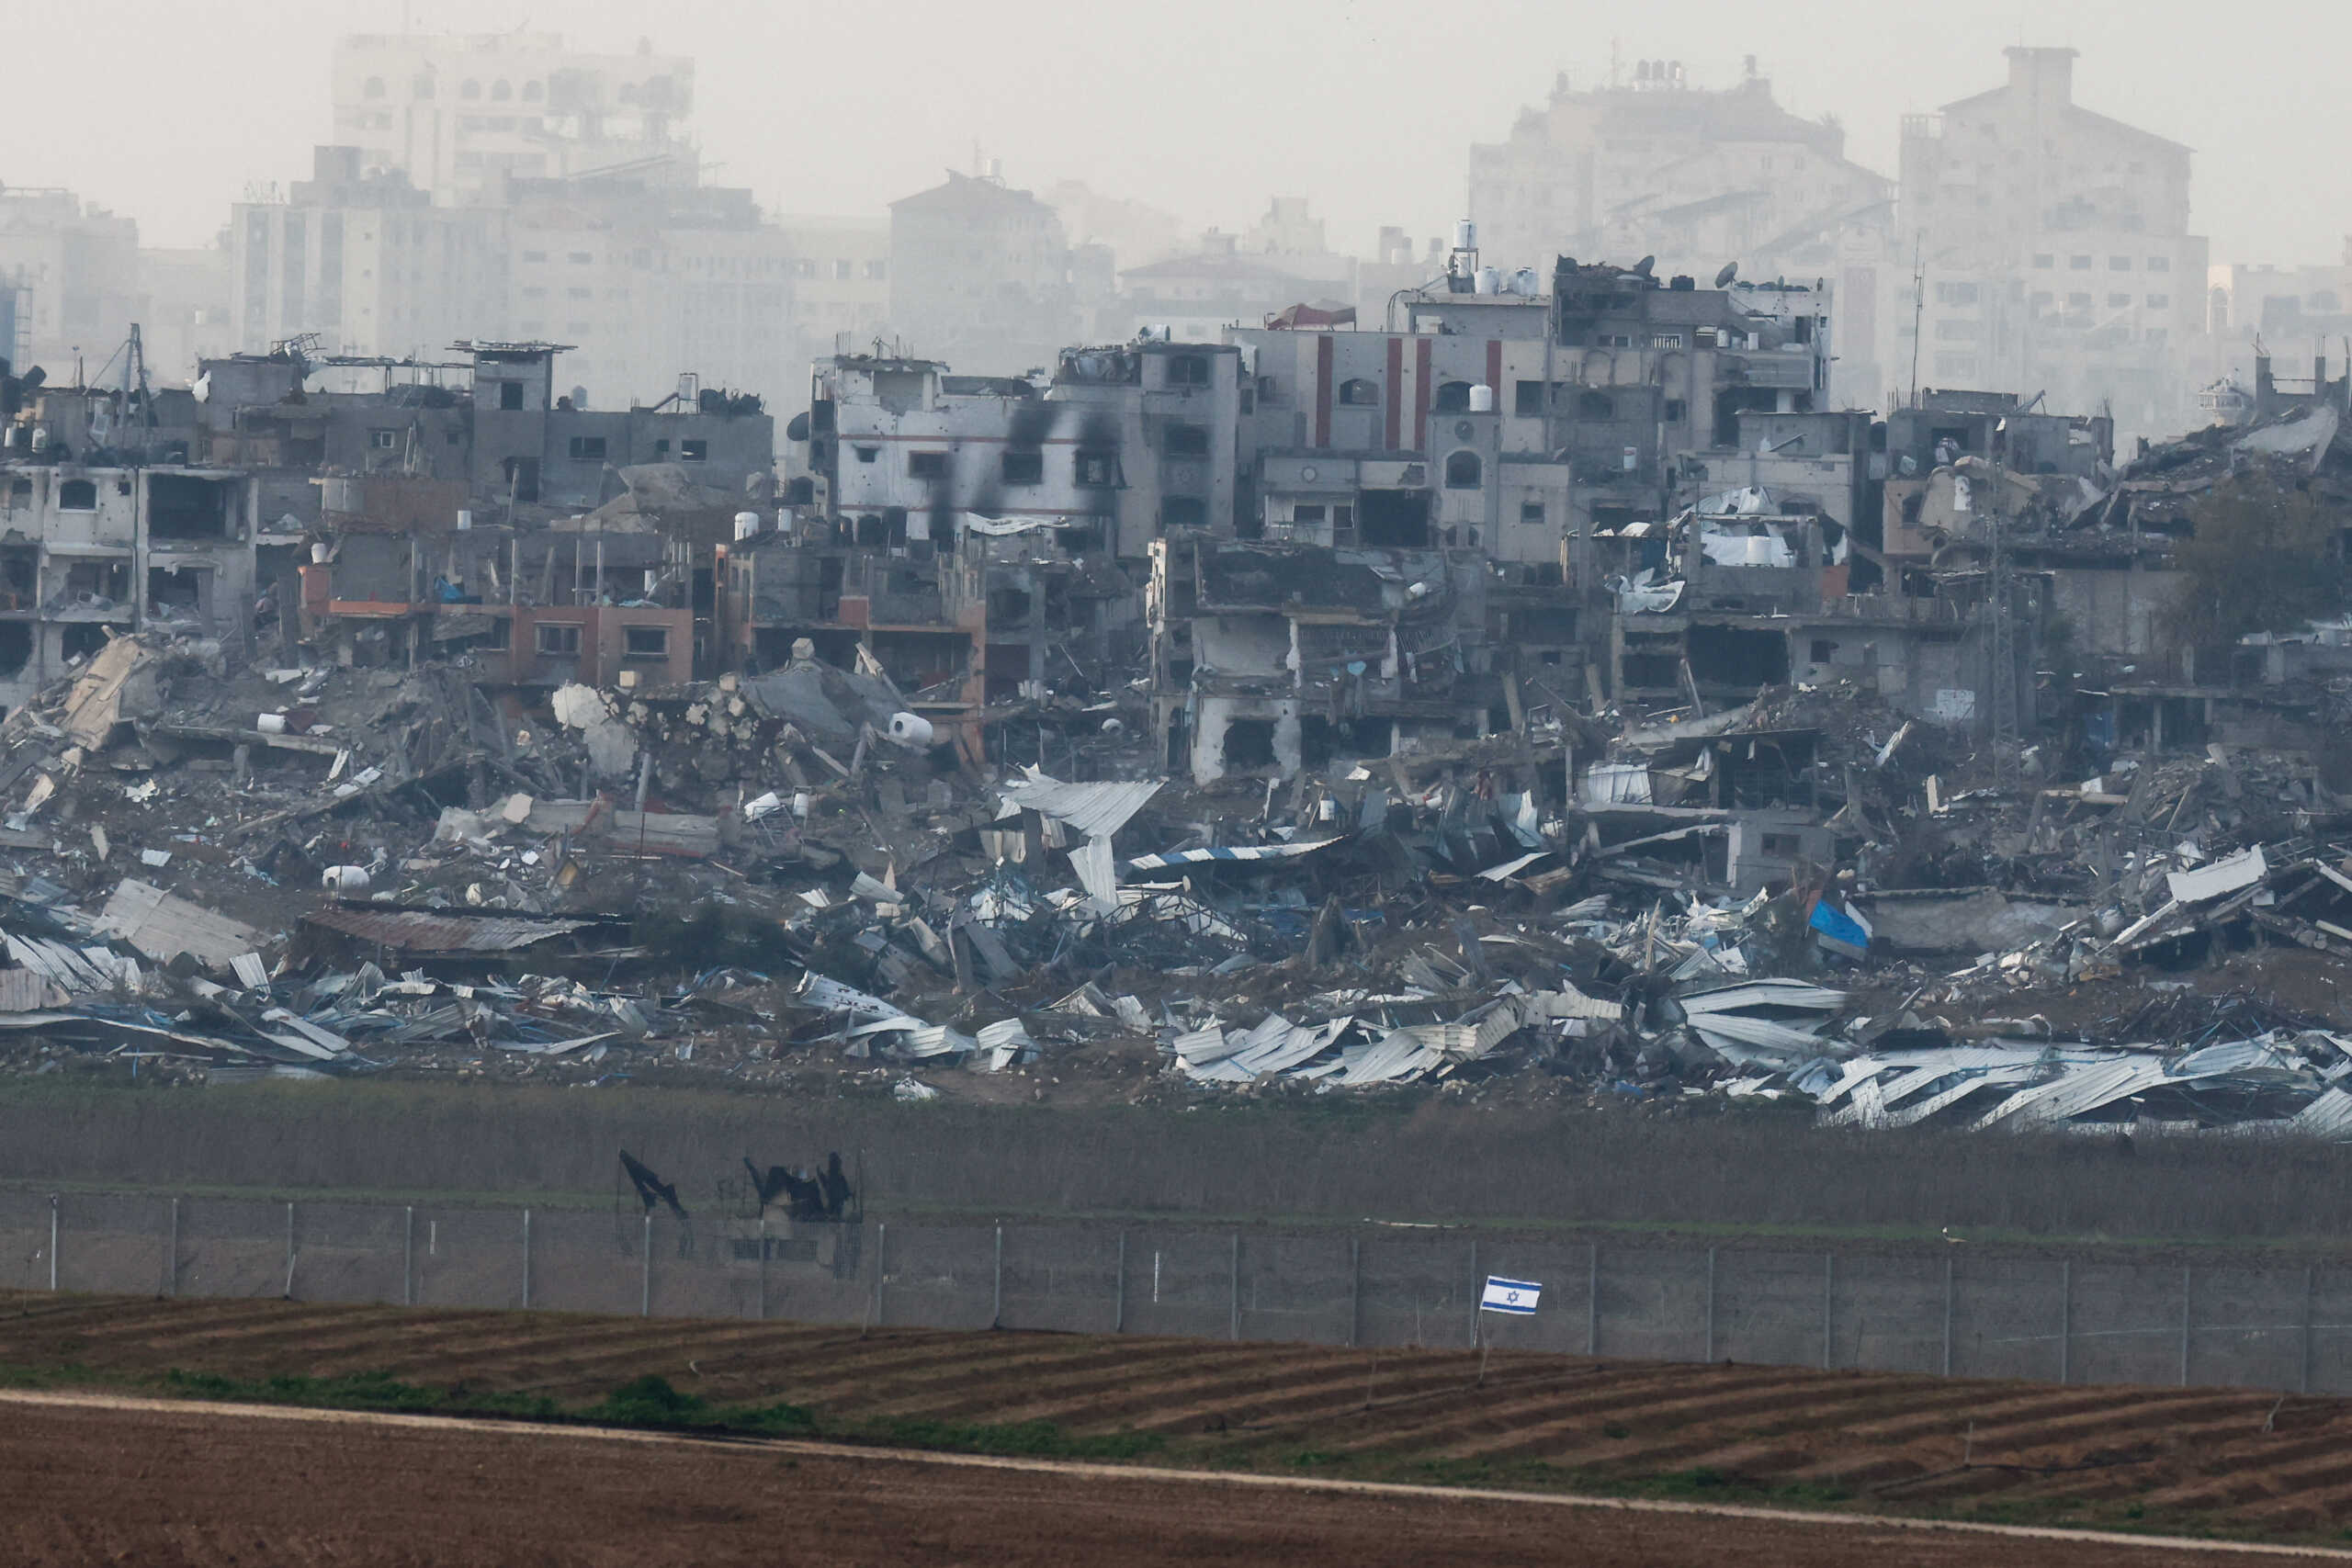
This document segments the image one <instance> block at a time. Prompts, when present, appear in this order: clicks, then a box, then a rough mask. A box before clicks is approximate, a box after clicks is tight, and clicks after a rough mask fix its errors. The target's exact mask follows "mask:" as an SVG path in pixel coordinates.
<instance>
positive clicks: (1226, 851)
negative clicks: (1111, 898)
mask: <svg viewBox="0 0 2352 1568" xmlns="http://www.w3.org/2000/svg"><path fill="white" fill-rule="evenodd" d="M1339 841H1340V840H1337V839H1316V840H1311V841H1309V842H1307V843H1303V844H1230V845H1225V846H1221V847H1219V848H1217V849H1213V850H1177V851H1174V852H1171V853H1169V854H1164V855H1138V856H1136V858H1135V859H1134V860H1131V861H1128V862H1127V863H1126V866H1127V869H1128V870H1129V871H1151V870H1154V869H1157V868H1159V867H1160V866H1170V865H1198V864H1200V863H1202V862H1204V861H1213V860H1279V859H1281V858H1283V856H1285V855H1304V854H1312V853H1313V852H1315V851H1317V850H1325V849H1329V848H1330V847H1331V846H1332V845H1333V844H1336V843H1338V842H1339Z"/></svg>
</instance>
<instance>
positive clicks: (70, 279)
mask: <svg viewBox="0 0 2352 1568" xmlns="http://www.w3.org/2000/svg"><path fill="white" fill-rule="evenodd" d="M0 294H9V295H13V297H14V298H13V299H12V301H11V306H12V308H11V310H10V311H9V312H8V313H9V314H10V315H11V316H12V317H13V319H14V321H13V331H11V332H10V333H9V334H8V338H7V341H6V342H5V343H0V358H5V359H8V360H10V361H12V362H14V363H15V364H16V365H17V368H19V369H23V368H25V367H29V366H33V365H41V366H45V367H47V368H48V370H49V373H50V376H51V379H53V380H54V379H60V378H65V377H70V376H71V375H73V373H74V360H75V359H76V358H80V359H82V360H83V361H84V362H85V365H86V367H87V368H88V369H89V370H90V371H91V372H92V373H94V374H95V373H96V370H97V368H98V367H99V366H100V365H101V364H103V363H104V362H105V361H106V360H107V357H108V356H109V355H112V354H113V353H114V351H115V350H116V349H117V348H119V347H120V346H121V345H122V344H123V343H124V342H125V341H126V340H127V339H128V338H129V337H130V324H131V323H132V322H133V321H138V320H139V319H140V317H141V315H142V314H143V313H144V310H145V306H146V299H145V296H144V294H143V293H142V292H141V287H140V274H139V225H138V223H137V222H136V221H134V220H131V219H129V218H119V217H117V216H116V215H115V214H113V213H111V212H108V211H107V210H106V209H104V208H101V207H95V206H89V205H85V203H84V202H83V201H82V199H81V198H80V197H76V196H75V195H74V193H73V192H71V191H66V190H54V189H34V188H32V187H29V186H14V187H11V186H0Z"/></svg>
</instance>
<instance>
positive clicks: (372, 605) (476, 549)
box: [300, 525, 695, 687]
mask: <svg viewBox="0 0 2352 1568" xmlns="http://www.w3.org/2000/svg"><path fill="white" fill-rule="evenodd" d="M311 553H312V557H313V558H312V560H311V562H310V563H309V564H306V565H304V566H302V567H301V568H300V596H301V599H300V602H301V616H300V637H301V640H302V641H303V642H304V643H305V644H306V645H308V646H309V647H310V648H311V649H312V650H313V652H314V653H315V654H316V656H317V657H318V658H319V659H320V660H322V662H326V663H332V664H334V665H337V666H341V667H356V668H379V669H384V668H389V669H402V670H409V669H415V668H417V667H418V666H419V665H422V664H425V663H428V662H432V661H434V660H447V659H452V658H458V657H463V658H465V659H466V660H469V662H470V664H471V665H472V667H473V668H474V669H475V670H476V671H478V678H479V679H481V680H482V681H483V682H488V683H492V684H499V685H515V686H532V687H555V686H561V685H564V684H567V683H569V682H582V683H583V684H587V685H621V686H625V687H634V686H640V685H641V686H647V687H655V686H673V685H678V684H681V683H683V682H685V681H687V680H689V679H690V678H691V677H692V676H693V673H694V662H695V647H694V641H695V615H694V611H693V609H692V607H691V606H690V605H689V604H686V603H685V602H684V591H683V589H682V587H681V585H680V584H679V582H678V581H677V574H676V573H675V572H674V571H673V570H668V569H667V568H666V566H665V559H664V552H663V549H662V541H661V540H660V539H659V538H658V537H657V536H652V535H650V534H642V533H615V534H605V533H601V532H588V531H583V530H578V529H545V530H517V529H511V528H503V527H486V528H466V529H458V528H455V527H442V528H423V527H401V526H379V527H372V528H371V527H365V526H356V525H354V526H346V527H344V528H342V529H339V530H337V531H336V532H334V533H333V534H332V535H331V536H326V537H324V538H322V539H321V540H320V541H319V542H318V544H317V546H316V547H315V548H314V549H313V550H312V552H311Z"/></svg>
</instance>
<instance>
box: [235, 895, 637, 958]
mask: <svg viewBox="0 0 2352 1568" xmlns="http://www.w3.org/2000/svg"><path fill="white" fill-rule="evenodd" d="M302 919H303V921H304V923H306V924H309V925H313V926H320V927H323V928H324V929H326V930H328V931H341V932H342V933H343V934H344V935H345V936H356V937H358V938H360V939H362V940H363V941H367V942H382V943H383V944H384V945H385V946H386V947H392V948H398V949H399V950H401V952H403V953H511V952H513V951H514V950H515V949H516V948H523V947H529V946H531V945H532V944H534V943H535V942H546V941H548V939H550V938H552V937H559V936H567V935H569V934H571V932H573V931H586V930H588V929H589V928H590V927H592V926H594V924H595V923H596V922H594V920H539V919H523V918H521V917H518V916H513V915H486V916H470V915H444V914H436V913H432V912H430V911H426V910H422V909H368V908H352V907H349V906H346V905H337V904H330V905H327V906H326V907H325V908H318V909H313V910H311V912H310V913H309V914H307V915H305V916H303V917H302ZM252 945H253V944H252V943H251V942H247V943H246V944H245V946H246V947H247V948H250V947H251V946H252ZM199 956H200V955H199ZM234 957H235V955H234V954H232V955H231V960H230V961H233V959H234Z"/></svg>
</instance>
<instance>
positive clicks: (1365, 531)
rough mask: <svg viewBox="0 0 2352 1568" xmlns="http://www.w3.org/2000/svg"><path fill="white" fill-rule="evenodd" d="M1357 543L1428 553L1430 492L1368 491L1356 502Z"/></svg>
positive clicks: (1358, 497)
mask: <svg viewBox="0 0 2352 1568" xmlns="http://www.w3.org/2000/svg"><path fill="white" fill-rule="evenodd" d="M1356 531H1357V534H1358V535H1359V539H1358V542H1359V543H1360V544H1363V545H1364V546H1367V547H1373V548H1379V549H1392V550H1425V549H1427V548H1429V543H1430V492H1429V491H1425V490H1368V491H1363V492H1362V493H1360V494H1359V495H1358V496H1357V498H1356Z"/></svg>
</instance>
